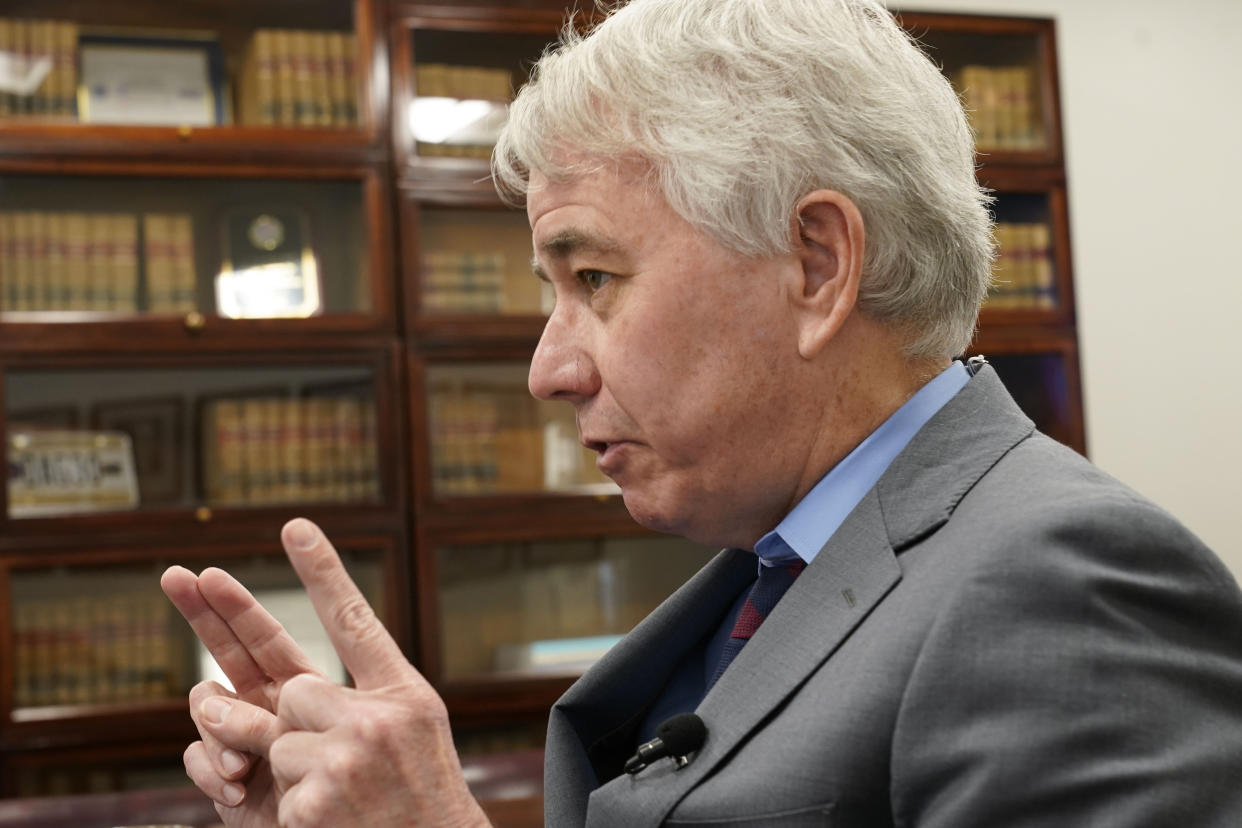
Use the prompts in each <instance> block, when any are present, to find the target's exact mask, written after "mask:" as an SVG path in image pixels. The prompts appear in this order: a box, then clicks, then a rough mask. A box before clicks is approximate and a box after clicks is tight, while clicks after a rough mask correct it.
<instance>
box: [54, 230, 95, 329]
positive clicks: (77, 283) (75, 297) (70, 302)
mask: <svg viewBox="0 0 1242 828" xmlns="http://www.w3.org/2000/svg"><path fill="white" fill-rule="evenodd" d="M89 245H90V220H89V219H88V217H87V215H86V214H85V213H69V214H68V215H66V216H65V272H66V276H65V287H64V293H63V301H62V303H61V305H62V307H64V308H65V309H66V310H74V311H76V310H86V309H87V304H86V302H87V294H88V292H89V290H90V282H91V272H90V262H89V260H88V254H87V249H88V247H89Z"/></svg>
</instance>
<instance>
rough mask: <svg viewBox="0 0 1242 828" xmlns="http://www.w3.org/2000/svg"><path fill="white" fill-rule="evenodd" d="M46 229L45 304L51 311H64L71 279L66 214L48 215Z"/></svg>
mask: <svg viewBox="0 0 1242 828" xmlns="http://www.w3.org/2000/svg"><path fill="white" fill-rule="evenodd" d="M46 227H47V246H46V249H47V270H46V274H45V279H46V282H45V291H44V303H45V306H46V307H47V308H48V309H49V310H62V309H63V308H64V307H65V304H64V302H65V294H66V293H67V285H68V279H69V267H68V253H69V243H68V241H69V231H68V228H67V224H66V216H65V214H64V213H48V215H47V222H46Z"/></svg>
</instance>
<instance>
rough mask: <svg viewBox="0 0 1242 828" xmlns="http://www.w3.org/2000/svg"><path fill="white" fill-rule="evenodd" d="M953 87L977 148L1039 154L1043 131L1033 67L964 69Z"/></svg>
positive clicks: (977, 67)
mask: <svg viewBox="0 0 1242 828" xmlns="http://www.w3.org/2000/svg"><path fill="white" fill-rule="evenodd" d="M953 84H954V86H956V87H957V89H958V91H959V92H960V93H961V95H962V102H963V104H964V105H965V107H966V112H967V114H968V115H969V116H970V123H971V126H972V127H973V128H974V131H975V146H976V148H978V149H979V150H980V151H982V152H987V151H991V150H1018V151H1022V150H1028V151H1029V150H1037V149H1040V148H1042V147H1043V145H1044V127H1043V123H1042V120H1043V119H1042V118H1041V116H1040V110H1039V96H1038V93H1037V92H1036V87H1035V84H1036V75H1035V69H1034V68H1032V67H1030V66H964V67H962V68H961V70H959V71H958V72H956V73H955V74H954V76H953Z"/></svg>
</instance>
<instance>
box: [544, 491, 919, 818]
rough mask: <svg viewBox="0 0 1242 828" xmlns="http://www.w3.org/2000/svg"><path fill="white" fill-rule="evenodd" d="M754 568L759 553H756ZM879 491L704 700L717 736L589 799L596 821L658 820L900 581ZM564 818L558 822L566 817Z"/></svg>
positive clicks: (616, 781) (711, 729) (809, 569)
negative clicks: (684, 757)
mask: <svg viewBox="0 0 1242 828" xmlns="http://www.w3.org/2000/svg"><path fill="white" fill-rule="evenodd" d="M751 566H752V571H753V566H754V558H753V557H752V558H751ZM900 577H901V570H900V568H899V567H898V565H897V562H896V560H895V558H894V556H893V552H892V549H891V548H890V546H889V543H888V538H887V535H886V534H885V533H884V531H883V521H882V519H881V516H880V513H879V503H878V501H877V500H876V498H875V496H874V493H872V494H870V495H868V496H867V497H866V498H865V499H864V501H863V503H861V504H860V505H859V507H858V508H856V509H855V510H854V512H853V513H852V514H851V515H850V517H849V518H848V519H847V520H846V522H845V523H844V524H843V525H842V527H841V529H840V530H838V531H837V533H836V534H835V535H834V536H833V538H832V540H830V541H829V542H828V544H827V545H826V546H825V547H824V549H823V551H821V552H820V554H819V556H818V557H817V558H816V560H815V563H814V564H812V565H811V566H809V567H807V569H806V571H805V572H803V574H802V575H801V577H799V578H798V580H797V581H795V582H794V585H793V586H792V587H791V588H790V590H789V592H787V593H786V594H785V596H784V597H783V598H782V599H781V602H780V603H779V604H778V605H777V607H776V609H775V610H773V612H772V614H771V615H770V616H769V617H768V619H767V620H766V621H764V623H763V625H762V626H761V627H760V628H759V629H758V631H757V632H756V633H755V635H754V637H753V638H752V639H751V640H750V642H749V643H748V644H747V645H746V647H745V648H743V649H742V651H741V653H739V654H738V656H737V658H736V659H735V660H734V661H733V663H732V664H731V665H730V666H729V669H728V670H726V671H725V673H724V675H723V676H721V677H720V680H719V681H718V682H716V685H715V686H714V687H713V688H712V690H711V692H709V693H708V694H707V697H706V698H705V699H704V700H703V702H702V703H701V704H700V705H699V708H698V711H697V712H698V714H699V715H700V716H701V717H702V718H703V721H704V722H705V723H706V725H707V731H708V737H707V742H706V743H705V744H704V745H703V749H702V750H700V751H699V753H698V755H697V756H696V757H695V758H694V761H693V762H691V763H690V765H688V766H687V767H686V768H684V769H682V770H675V769H674V767H673V764H672V763H671V762H667V761H662V762H656V763H654V764H653V765H651V766H650V767H649V768H647V769H646V770H644V771H642V772H640V773H638V774H636V775H634V776H628V775H622V776H620V777H617V778H616V779H613V780H612V781H610V782H608V783H607V784H605V785H604V786H603V787H601V788H599V789H598V790H597V791H595V792H594V793H593V794H591V798H590V810H589V811H588V815H587V816H588V818H587V825H588V826H591V828H596V827H597V826H598V828H604V826H617V828H620V827H621V826H627V827H628V826H634V827H635V828H636V827H637V826H655V825H659V824H660V823H661V822H662V821H663V820H664V818H665V816H666V815H667V814H668V812H669V811H670V810H672V809H673V808H674V807H675V806H676V805H677V803H678V802H679V801H680V800H681V799H682V797H684V796H685V795H686V794H687V793H688V792H689V791H690V790H691V789H692V788H693V787H694V786H695V785H696V784H698V782H699V780H701V779H703V778H704V777H705V776H706V775H708V774H709V773H711V772H712V770H713V769H714V768H715V767H716V766H717V765H718V764H719V763H720V762H722V761H724V760H725V759H727V757H729V756H730V754H731V753H732V752H733V749H734V748H735V747H737V745H738V743H739V742H740V741H742V740H743V739H744V738H745V737H746V736H747V735H748V734H749V733H750V732H751V731H753V730H754V729H755V728H756V727H757V726H758V725H759V724H760V723H761V722H762V721H763V720H764V719H766V718H767V717H768V716H769V715H770V714H771V712H772V710H773V709H775V708H776V707H778V706H779V705H780V704H781V702H782V701H783V700H784V699H785V698H786V697H787V696H788V695H789V694H790V693H792V692H793V691H794V690H795V689H796V688H797V687H798V686H799V685H800V684H801V683H802V682H803V681H805V680H806V678H807V677H808V676H809V675H810V674H811V673H812V672H814V670H815V669H816V667H818V666H819V665H820V664H822V663H823V662H824V660H825V659H827V658H828V657H829V656H830V655H831V653H832V651H833V650H835V649H836V648H837V646H838V645H839V644H840V643H841V642H842V641H843V640H844V639H845V638H846V637H848V635H849V633H850V631H851V630H853V629H854V627H855V626H857V625H858V624H859V623H860V622H861V620H862V619H863V618H865V617H866V615H867V613H868V612H869V611H870V610H871V608H872V607H874V606H875V605H876V604H877V603H879V602H880V601H881V600H882V599H883V598H884V596H885V595H886V594H887V593H888V591H889V590H890V589H892V587H893V585H894V584H896V583H897V582H898V580H900ZM558 824H559V823H558Z"/></svg>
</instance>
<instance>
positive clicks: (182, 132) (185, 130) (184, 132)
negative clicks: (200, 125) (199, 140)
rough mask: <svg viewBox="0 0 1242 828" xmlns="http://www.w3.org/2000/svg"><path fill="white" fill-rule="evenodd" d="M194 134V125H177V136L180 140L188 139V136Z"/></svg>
mask: <svg viewBox="0 0 1242 828" xmlns="http://www.w3.org/2000/svg"><path fill="white" fill-rule="evenodd" d="M193 134H194V127H192V126H187V125H185V124H182V125H181V126H179V127H177V137H178V138H180V139H181V140H182V141H188V140H190V136H191V135H193Z"/></svg>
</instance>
